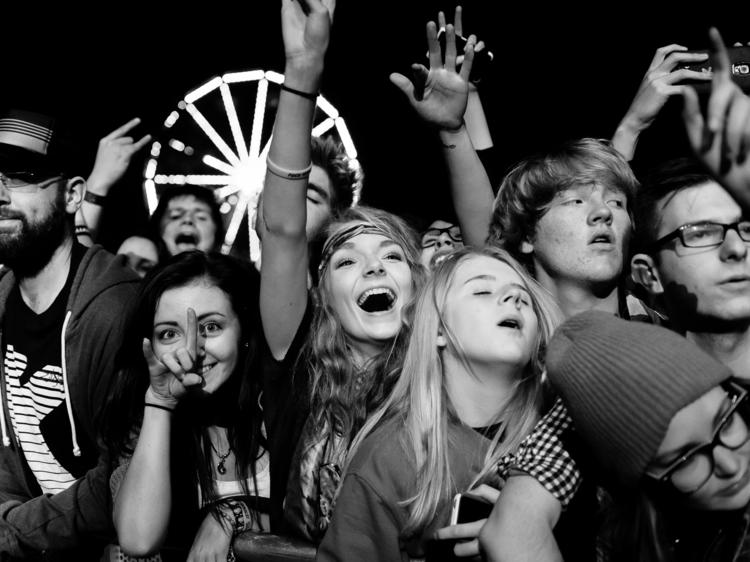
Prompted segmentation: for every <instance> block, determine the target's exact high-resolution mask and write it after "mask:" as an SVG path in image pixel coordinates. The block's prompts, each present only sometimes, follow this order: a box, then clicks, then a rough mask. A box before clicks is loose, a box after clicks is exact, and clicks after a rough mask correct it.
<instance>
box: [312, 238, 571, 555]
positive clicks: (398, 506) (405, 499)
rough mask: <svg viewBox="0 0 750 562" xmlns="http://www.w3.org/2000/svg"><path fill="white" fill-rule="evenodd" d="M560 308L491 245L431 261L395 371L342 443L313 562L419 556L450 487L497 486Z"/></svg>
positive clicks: (534, 412)
mask: <svg viewBox="0 0 750 562" xmlns="http://www.w3.org/2000/svg"><path fill="white" fill-rule="evenodd" d="M559 318H560V316H559V311H558V310H557V308H556V306H555V305H554V303H553V302H552V301H551V299H550V297H549V296H548V295H547V294H546V293H545V292H544V291H543V290H542V289H541V288H540V287H539V286H538V285H537V284H536V283H535V282H534V281H533V280H532V279H531V278H530V277H529V275H528V274H527V273H526V272H525V270H524V269H523V267H521V266H520V265H518V263H517V262H516V261H515V260H513V259H512V258H511V257H510V256H509V255H508V254H506V253H505V252H503V251H502V250H497V249H485V250H472V249H468V248H464V249H461V250H458V251H456V252H454V253H452V254H449V255H448V256H447V257H446V258H445V259H444V260H442V261H441V262H440V263H439V264H438V265H437V267H436V269H435V272H434V274H433V276H432V278H431V279H430V280H429V281H428V282H427V284H426V286H425V287H424V289H423V291H422V292H421V293H420V295H419V297H418V299H417V303H416V309H415V311H414V322H413V330H412V335H411V339H410V341H409V346H408V349H407V351H406V354H405V358H404V363H403V371H402V373H401V376H400V378H399V379H398V381H397V382H396V385H395V387H394V389H393V391H392V393H391V394H390V396H389V397H388V399H387V400H386V401H385V403H384V404H383V405H382V406H381V407H380V408H379V409H378V410H377V411H376V412H375V413H373V414H372V415H371V416H370V418H369V419H368V421H367V422H366V423H365V425H364V426H363V428H362V430H361V431H360V432H359V434H358V435H357V437H356V439H355V441H354V443H353V445H352V453H351V455H353V456H352V457H350V459H351V460H350V462H349V464H348V466H347V468H346V471H345V477H344V481H343V485H342V487H341V491H340V493H339V496H338V499H337V501H336V510H335V512H334V516H333V521H332V523H331V526H330V528H329V530H328V533H327V534H326V537H325V538H324V540H323V543H322V544H321V546H320V549H319V551H318V559H319V560H359V561H367V560H373V561H374V560H383V561H385V560H409V559H410V558H421V557H424V556H425V553H426V550H428V549H429V548H430V547H431V543H430V542H429V540H428V539H429V538H430V537H431V536H433V535H434V532H435V531H436V530H437V529H438V528H441V527H444V526H445V525H447V524H448V513H449V510H450V503H451V498H452V497H453V494H455V493H456V492H464V491H466V490H468V489H469V488H471V487H473V486H474V485H476V484H477V483H479V482H487V483H490V484H494V485H497V484H498V482H497V478H496V476H497V466H498V462H499V460H500V459H501V457H503V455H504V454H506V453H508V452H510V451H513V450H515V448H516V446H517V445H519V444H520V443H521V441H522V440H523V439H524V437H526V436H527V435H528V434H529V433H530V432H531V431H532V429H533V428H534V425H535V424H536V422H537V421H538V419H539V415H540V412H542V411H543V402H544V392H543V382H542V361H543V355H544V350H545V348H546V345H547V343H548V341H549V339H550V338H551V336H552V332H553V330H554V327H555V326H556V324H557V323H558V321H559ZM563 462H564V461H563ZM477 530H478V529H477ZM475 536H476V535H475ZM435 546H437V545H435ZM446 547H447V548H448V549H450V548H452V547H453V545H452V544H450V545H446Z"/></svg>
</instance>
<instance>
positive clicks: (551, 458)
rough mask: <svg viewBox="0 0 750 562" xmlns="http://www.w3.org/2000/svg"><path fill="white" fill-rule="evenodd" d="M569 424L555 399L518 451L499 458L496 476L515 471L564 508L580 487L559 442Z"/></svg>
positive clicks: (576, 472)
mask: <svg viewBox="0 0 750 562" xmlns="http://www.w3.org/2000/svg"><path fill="white" fill-rule="evenodd" d="M572 423H573V420H571V419H570V415H568V410H567V409H566V408H565V406H564V405H563V402H562V400H561V399H560V398H558V399H557V400H556V401H555V403H554V404H553V406H552V408H551V409H550V410H549V412H547V414H546V415H545V416H544V417H543V418H542V419H541V420H539V422H538V423H537V424H536V426H535V427H534V430H533V431H532V432H531V433H530V434H529V435H528V436H527V437H526V439H524V440H523V441H522V442H521V444H520V445H519V446H518V449H517V450H516V451H515V452H514V453H509V454H507V455H505V456H503V457H502V458H501V459H500V462H499V463H498V473H499V474H500V476H501V477H502V478H505V479H507V478H508V476H511V475H512V473H513V472H515V471H518V472H524V473H526V474H528V475H529V476H532V477H534V478H536V479H537V480H538V481H539V483H540V484H541V485H542V486H544V488H545V489H546V490H547V491H548V492H549V493H550V494H552V495H553V496H555V498H557V499H558V500H559V501H560V503H561V504H562V507H563V509H565V508H566V507H567V506H568V504H569V503H570V501H571V500H572V499H573V497H574V496H575V494H576V491H577V490H578V487H579V486H580V484H581V472H580V470H579V469H578V466H577V465H576V462H575V461H574V460H573V458H572V457H571V456H570V455H569V454H568V452H567V451H566V450H565V448H564V446H563V443H562V435H563V433H564V432H565V431H567V430H570V429H572V428H571V426H572Z"/></svg>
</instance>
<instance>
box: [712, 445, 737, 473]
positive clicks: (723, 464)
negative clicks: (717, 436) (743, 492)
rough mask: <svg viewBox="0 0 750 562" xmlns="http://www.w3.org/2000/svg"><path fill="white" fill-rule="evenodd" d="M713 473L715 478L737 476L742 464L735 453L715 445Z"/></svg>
mask: <svg viewBox="0 0 750 562" xmlns="http://www.w3.org/2000/svg"><path fill="white" fill-rule="evenodd" d="M713 455H714V473H715V474H716V475H717V476H720V477H723V478H727V477H731V476H734V475H735V474H737V473H738V472H739V471H740V469H741V468H742V462H741V460H740V457H739V455H737V452H736V451H733V450H731V449H728V448H726V447H724V446H723V445H717V446H716V448H715V449H714V451H713Z"/></svg>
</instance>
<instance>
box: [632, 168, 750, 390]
mask: <svg viewBox="0 0 750 562" xmlns="http://www.w3.org/2000/svg"><path fill="white" fill-rule="evenodd" d="M745 219H746V217H745V215H744V214H743V212H742V209H741V208H740V206H739V205H738V204H737V202H736V201H735V200H734V198H733V197H732V196H731V195H730V194H729V192H727V191H726V190H725V189H724V187H722V186H721V185H720V184H719V183H718V182H717V181H716V180H715V179H714V178H713V176H711V175H709V174H708V173H706V172H705V171H704V170H703V169H702V168H700V167H699V166H698V165H697V164H694V163H693V162H692V161H690V160H683V159H680V160H675V161H671V162H668V163H666V164H664V165H663V166H661V167H660V168H659V169H658V170H656V171H655V172H653V173H652V174H651V176H650V177H649V178H647V179H646V180H645V181H644V186H643V189H642V191H641V193H640V194H639V196H638V200H637V202H636V225H637V228H636V237H635V250H636V253H635V254H634V256H633V258H632V260H631V269H632V274H633V279H634V280H635V281H636V282H637V283H639V284H640V285H642V286H643V287H644V288H645V289H646V290H647V291H648V292H649V293H650V294H651V295H653V296H654V297H655V298H656V299H657V301H658V302H659V304H660V306H661V307H662V308H663V309H664V311H665V312H666V314H667V315H668V316H669V318H670V321H671V323H672V325H673V327H674V328H675V329H677V330H678V331H680V332H683V333H684V334H685V336H686V337H687V338H688V339H690V340H692V341H694V342H695V343H696V344H697V345H699V346H700V347H701V348H702V349H704V350H705V351H707V352H708V353H710V354H711V355H713V356H714V357H716V358H717V359H719V360H720V361H722V362H723V363H724V364H726V365H727V366H728V367H729V368H730V369H732V370H733V371H734V372H735V374H736V375H737V376H739V377H741V378H744V379H748V380H750V256H749V255H748V250H750V221H748V220H745Z"/></svg>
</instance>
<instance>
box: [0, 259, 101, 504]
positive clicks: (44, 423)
mask: <svg viewBox="0 0 750 562" xmlns="http://www.w3.org/2000/svg"><path fill="white" fill-rule="evenodd" d="M81 257H82V252H81V251H80V250H79V249H78V248H76V250H74V252H73V263H72V264H71V268H70V273H69V274H68V279H67V281H66V283H65V286H64V287H63V289H62V290H61V291H60V293H59V294H58V296H57V298H56V299H55V301H54V302H53V303H52V304H51V305H50V306H49V308H47V310H45V311H44V312H42V313H41V314H36V313H35V312H34V311H33V310H31V309H30V308H29V307H28V306H27V305H26V303H25V302H24V301H23V298H22V297H21V291H20V289H19V287H18V285H16V286H15V287H14V288H13V290H12V291H11V293H10V295H9V296H8V302H7V307H6V313H5V317H4V319H3V345H4V346H5V350H4V351H5V358H4V368H5V392H6V396H7V399H8V411H9V413H10V419H11V423H12V425H13V431H14V433H15V435H16V439H17V443H18V445H19V446H20V447H21V450H22V451H23V454H24V457H25V458H26V462H27V463H28V465H29V468H30V469H31V471H32V472H33V474H34V476H35V478H36V480H37V482H38V484H39V487H40V489H41V491H42V493H45V494H55V493H57V492H60V491H62V490H65V489H66V488H67V487H68V486H70V485H71V484H72V483H73V482H74V481H75V480H76V479H77V478H78V477H80V476H82V475H83V474H84V472H85V471H86V469H87V468H89V467H90V466H91V459H90V458H89V454H86V453H91V452H92V451H93V450H94V447H93V445H92V444H91V443H85V444H83V443H80V436H79V445H81V448H82V450H84V455H82V456H81V457H75V456H73V450H72V447H73V445H72V439H71V429H70V421H69V419H68V411H67V407H68V406H67V400H66V396H65V385H64V381H63V372H62V347H61V341H60V338H61V334H62V328H63V321H64V319H65V313H66V304H67V301H68V296H69V294H70V288H71V285H72V282H73V278H74V276H75V270H76V269H77V267H78V264H79V263H80V259H81Z"/></svg>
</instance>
